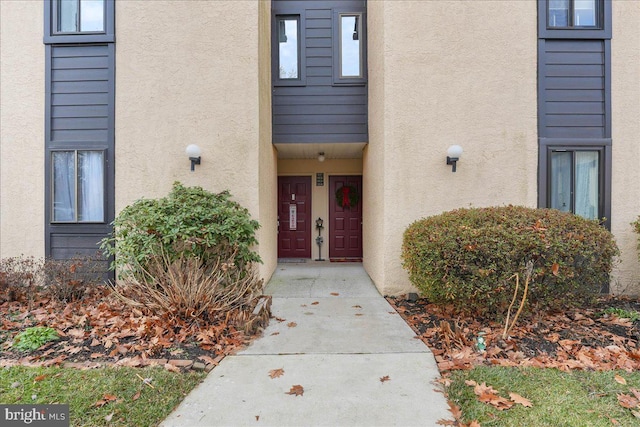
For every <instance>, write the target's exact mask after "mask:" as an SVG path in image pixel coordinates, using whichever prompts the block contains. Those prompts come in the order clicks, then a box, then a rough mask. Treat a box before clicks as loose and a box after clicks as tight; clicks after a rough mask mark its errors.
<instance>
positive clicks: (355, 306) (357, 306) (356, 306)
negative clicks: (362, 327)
mask: <svg viewBox="0 0 640 427" xmlns="http://www.w3.org/2000/svg"><path fill="white" fill-rule="evenodd" d="M351 308H362V307H361V306H359V305H354V306H351Z"/></svg>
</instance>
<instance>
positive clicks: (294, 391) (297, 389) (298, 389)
mask: <svg viewBox="0 0 640 427" xmlns="http://www.w3.org/2000/svg"><path fill="white" fill-rule="evenodd" d="M285 394H291V395H295V396H302V395H303V394H304V388H303V387H302V386H301V385H299V384H298V385H294V386H291V390H289V391H288V392H287V393H285Z"/></svg>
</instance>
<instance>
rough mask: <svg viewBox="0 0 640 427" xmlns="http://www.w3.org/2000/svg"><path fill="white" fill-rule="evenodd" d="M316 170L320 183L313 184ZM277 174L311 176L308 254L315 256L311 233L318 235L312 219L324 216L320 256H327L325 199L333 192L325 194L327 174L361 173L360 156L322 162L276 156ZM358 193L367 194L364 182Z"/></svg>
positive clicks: (327, 224)
mask: <svg viewBox="0 0 640 427" xmlns="http://www.w3.org/2000/svg"><path fill="white" fill-rule="evenodd" d="M320 172H322V173H324V185H323V186H317V185H316V173H320ZM278 175H280V176H310V177H311V219H312V227H311V238H312V245H311V258H312V259H317V258H318V246H317V245H316V244H315V237H316V236H317V235H318V234H317V230H316V229H315V220H316V219H317V218H318V217H320V218H322V219H323V220H324V230H323V231H322V236H323V237H324V245H323V246H322V257H323V258H324V259H328V258H329V256H328V254H329V252H328V251H329V247H328V244H329V239H328V238H327V236H329V230H330V221H329V201H330V197H333V195H330V194H329V176H330V175H362V159H327V160H325V161H324V162H319V161H318V160H317V159H280V160H278ZM362 194H363V197H362V200H366V199H367V198H368V197H369V196H368V195H367V187H366V186H365V185H364V183H363V188H362ZM331 201H333V199H331ZM276 208H277V206H276ZM363 208H364V207H363ZM363 212H364V211H363ZM363 240H364V236H363ZM363 245H366V243H365V242H363Z"/></svg>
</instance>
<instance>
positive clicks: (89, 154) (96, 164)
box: [78, 151, 104, 222]
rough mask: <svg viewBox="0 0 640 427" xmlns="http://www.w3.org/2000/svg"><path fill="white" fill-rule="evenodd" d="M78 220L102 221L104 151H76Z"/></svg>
mask: <svg viewBox="0 0 640 427" xmlns="http://www.w3.org/2000/svg"><path fill="white" fill-rule="evenodd" d="M78 203H79V205H80V206H79V210H78V221H83V222H102V221H104V153H103V152H102V151H78Z"/></svg>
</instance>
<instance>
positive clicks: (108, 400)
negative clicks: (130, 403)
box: [102, 393, 118, 402]
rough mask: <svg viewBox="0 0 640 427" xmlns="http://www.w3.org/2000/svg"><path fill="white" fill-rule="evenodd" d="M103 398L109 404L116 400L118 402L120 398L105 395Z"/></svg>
mask: <svg viewBox="0 0 640 427" xmlns="http://www.w3.org/2000/svg"><path fill="white" fill-rule="evenodd" d="M102 397H103V399H104V400H106V401H107V402H113V401H114V400H118V398H117V397H116V395H115V394H109V393H105V394H104V396H102Z"/></svg>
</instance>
